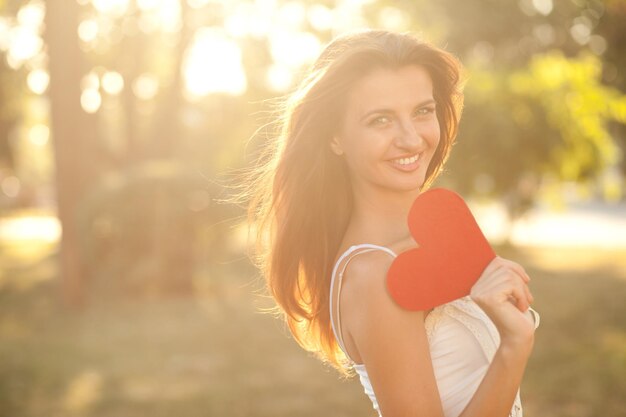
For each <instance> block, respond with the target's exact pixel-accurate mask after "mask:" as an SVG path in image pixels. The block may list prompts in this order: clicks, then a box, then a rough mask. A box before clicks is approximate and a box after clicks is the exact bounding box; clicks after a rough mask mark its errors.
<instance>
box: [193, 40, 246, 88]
mask: <svg viewBox="0 0 626 417" xmlns="http://www.w3.org/2000/svg"><path fill="white" fill-rule="evenodd" d="M183 68H184V77H185V89H186V93H188V94H187V95H188V98H189V99H191V100H193V99H196V98H199V97H202V96H206V95H208V94H211V93H226V94H232V95H241V94H243V93H244V92H245V91H246V88H247V79H246V75H245V73H244V69H243V65H242V62H241V50H240V48H239V45H237V43H236V42H235V41H233V40H232V39H230V38H229V37H227V36H226V35H225V34H224V33H223V32H222V31H219V30H216V29H212V28H203V29H199V30H198V31H197V32H196V35H195V38H194V40H193V43H192V45H191V47H190V48H189V50H188V51H187V53H186V57H185V62H184V64H183Z"/></svg>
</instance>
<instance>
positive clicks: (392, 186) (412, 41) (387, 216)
mask: <svg viewBox="0 0 626 417" xmlns="http://www.w3.org/2000/svg"><path fill="white" fill-rule="evenodd" d="M459 73H460V65H459V63H458V62H457V61H456V59H455V58H454V57H453V56H451V55H450V54H448V53H447V52H445V51H442V50H440V49H438V48H436V47H434V46H432V45H430V44H428V43H425V42H423V41H421V40H419V39H417V38H415V37H413V36H411V35H408V34H397V33H391V32H386V31H365V32H359V33H355V34H350V35H345V36H342V37H339V38H337V39H335V40H334V41H332V42H331V43H330V44H329V45H328V46H327V47H326V48H325V49H324V51H323V52H322V54H321V56H320V57H319V58H318V60H317V61H316V62H315V64H314V65H313V67H312V69H311V71H310V73H309V74H308V76H307V77H306V79H304V81H303V82H302V83H301V85H300V86H299V88H298V89H297V90H296V91H295V92H294V93H293V94H292V96H291V97H290V100H289V101H288V102H287V103H286V105H285V107H284V109H282V115H283V117H282V118H281V119H280V124H281V130H280V132H279V133H278V134H277V136H276V140H275V141H273V142H271V143H270V145H269V146H268V147H267V148H266V152H265V153H264V159H263V163H262V164H261V166H260V167H259V168H258V169H257V170H255V171H254V172H253V173H252V176H251V177H250V180H251V182H250V187H251V190H252V191H254V194H255V198H253V200H252V202H251V205H250V212H249V213H250V216H251V221H253V222H254V223H255V225H256V226H257V227H258V229H257V233H258V235H257V237H258V239H257V244H258V247H257V249H258V251H259V252H258V261H259V265H260V267H261V268H262V269H263V272H264V274H265V277H266V279H267V285H268V288H269V290H270V291H271V294H272V295H273V297H274V298H275V299H276V301H277V304H278V306H279V308H280V311H282V312H283V313H284V318H285V320H286V321H287V323H288V325H289V328H290V330H291V332H292V334H293V335H294V337H295V339H296V340H297V341H298V343H299V344H300V345H301V346H302V347H304V348H305V349H307V350H309V351H312V352H315V353H316V354H317V355H318V356H319V357H320V358H321V359H322V360H324V361H327V362H329V363H330V364H332V365H334V366H335V367H336V368H337V369H338V370H340V371H341V372H342V373H344V374H345V375H350V374H351V371H356V372H357V373H358V374H359V376H360V380H361V383H362V384H363V387H364V389H365V392H366V394H368V396H369V397H370V399H371V400H372V404H373V406H374V408H375V409H376V410H378V412H379V414H380V415H383V416H385V417H393V416H446V417H449V416H463V417H470V416H476V417H478V416H480V417H489V416H507V415H509V414H510V415H513V416H520V415H521V404H520V401H519V392H518V389H519V386H520V383H521V380H522V376H523V373H524V369H525V367H526V362H527V360H528V357H529V355H530V352H531V350H532V346H533V339H534V330H535V327H536V324H535V323H534V321H535V320H537V319H538V316H535V315H533V314H531V310H530V309H529V305H530V303H532V301H533V297H532V295H531V293H530V291H529V289H528V281H529V277H528V276H527V274H526V272H525V271H524V269H523V268H522V267H521V266H520V265H518V264H516V263H514V262H512V261H509V260H505V259H502V258H499V257H496V258H495V259H494V260H493V261H492V262H491V263H490V264H489V265H488V266H487V267H486V269H485V270H484V272H483V274H482V276H481V277H480V279H479V280H478V281H477V283H476V284H475V285H474V287H473V288H472V291H471V296H468V297H464V298H462V299H460V300H455V301H453V302H451V303H448V304H446V305H443V306H439V307H436V308H435V309H433V310H431V311H408V310H404V309H402V308H400V307H399V306H398V305H397V304H396V303H395V302H394V301H393V299H392V298H391V297H390V295H389V293H388V292H387V290H386V287H385V278H386V272H387V270H388V268H389V266H390V265H391V263H392V262H393V259H394V257H395V256H396V254H398V253H400V252H402V251H404V250H407V249H409V248H412V247H415V246H418V245H417V243H416V242H415V241H414V240H413V238H412V237H411V235H410V232H409V229H408V224H407V215H408V212H409V209H410V207H411V205H412V203H413V201H414V200H415V198H416V197H417V196H418V195H419V193H420V192H422V191H424V190H425V189H427V188H428V186H429V185H430V184H431V183H432V182H433V180H434V179H435V178H436V176H437V175H438V173H439V172H440V171H441V169H442V166H443V164H444V162H445V161H446V159H447V157H448V154H449V152H450V149H451V147H452V143H453V141H454V138H455V135H456V130H457V125H458V122H459V117H460V112H461V107H462V93H461V85H460V76H459ZM477 151H481V150H477ZM537 321H538V320H537Z"/></svg>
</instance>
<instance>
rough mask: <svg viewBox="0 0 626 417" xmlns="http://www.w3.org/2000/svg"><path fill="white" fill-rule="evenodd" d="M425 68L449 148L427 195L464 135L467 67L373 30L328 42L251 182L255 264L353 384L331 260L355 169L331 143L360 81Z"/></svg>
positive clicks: (297, 326)
mask: <svg viewBox="0 0 626 417" xmlns="http://www.w3.org/2000/svg"><path fill="white" fill-rule="evenodd" d="M406 65H419V66H421V67H423V68H425V69H426V70H427V71H428V73H429V75H430V77H431V79H432V82H433V94H434V99H435V101H436V102H437V117H438V120H439V124H440V127H441V139H440V141H439V145H438V148H437V150H436V151H435V154H434V156H433V159H432V162H431V163H430V165H429V167H428V170H427V173H426V180H425V182H424V186H423V187H422V188H427V187H428V186H430V184H431V183H432V181H433V180H434V179H435V178H436V177H437V175H438V174H439V172H440V170H441V168H442V166H443V164H444V162H445V161H446V159H447V158H448V155H449V152H450V149H451V146H452V143H453V141H454V138H455V136H456V132H457V126H458V121H459V117H460V113H461V108H462V103H463V95H462V92H461V90H462V86H461V80H460V70H461V67H460V64H459V63H458V61H457V60H456V59H455V58H454V57H453V56H452V55H451V54H449V53H448V52H445V51H443V50H441V49H439V48H437V47H434V46H432V45H431V44H429V43H427V42H424V41H423V40H420V39H419V38H417V37H415V36H413V35H410V34H399V33H393V32H387V31H380V30H370V31H364V32H357V33H352V34H348V35H344V36H341V37H338V38H336V39H334V40H333V41H332V42H330V43H329V44H328V45H327V46H326V47H325V49H324V50H323V52H322V53H321V55H320V56H319V58H318V59H317V61H316V62H315V63H314V65H313V66H312V68H311V69H310V71H309V73H308V75H307V76H306V77H305V78H304V79H303V81H302V82H301V83H300V85H299V86H298V88H297V89H296V90H295V91H294V92H293V94H291V95H290V96H289V98H288V99H287V100H286V101H285V102H284V105H283V107H282V109H281V112H280V117H279V118H278V119H277V123H278V125H279V126H280V129H279V131H278V132H277V134H276V135H275V136H274V138H273V139H272V140H270V141H268V143H267V144H266V146H265V147H264V149H263V153H262V154H261V157H260V160H259V163H258V164H257V165H256V166H255V167H253V169H252V170H251V171H249V175H248V177H247V181H248V182H247V185H246V187H247V189H248V194H249V196H250V197H251V199H250V203H249V206H248V207H249V211H248V216H249V221H250V224H251V225H253V226H255V227H256V263H257V265H258V267H259V268H260V269H261V271H262V272H263V275H264V277H265V280H266V284H267V288H268V289H269V291H270V294H271V295H272V296H273V297H274V299H275V300H276V302H277V311H278V312H279V313H280V314H281V315H283V317H284V319H285V320H286V322H287V325H288V326H289V329H290V331H291V333H292V334H293V336H294V338H295V340H296V341H297V342H298V343H299V344H300V346H302V347H303V348H304V349H306V350H308V351H310V352H314V353H315V354H316V355H317V356H318V357H319V358H320V359H322V360H323V361H325V362H328V363H330V364H331V365H333V366H334V367H335V368H337V369H338V370H339V371H340V372H341V373H342V374H344V375H349V374H350V373H349V371H348V370H347V369H346V366H345V365H346V363H347V362H346V357H345V355H344V354H343V352H342V351H341V349H339V347H338V345H337V342H336V340H335V337H334V335H333V332H332V328H331V323H330V318H329V315H330V314H329V291H330V279H331V273H332V268H333V266H334V265H333V261H334V259H335V256H336V254H337V252H338V251H339V247H340V245H341V241H342V239H343V235H344V233H345V231H346V227H347V224H348V220H349V218H350V214H351V209H352V190H351V186H350V182H349V177H348V172H347V167H346V164H345V162H344V160H343V159H342V158H338V157H337V156H336V155H334V154H333V153H332V151H331V149H330V146H329V143H330V140H331V138H332V136H333V134H334V133H335V132H336V131H337V130H338V129H339V127H340V124H341V122H342V116H343V110H344V107H345V98H346V95H347V92H348V91H349V89H350V88H351V86H352V85H353V84H354V81H355V80H357V79H359V78H360V77H362V76H364V75H366V74H367V73H368V72H370V71H372V70H373V69H375V68H380V67H385V68H398V67H402V66H406Z"/></svg>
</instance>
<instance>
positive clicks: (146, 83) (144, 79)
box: [132, 73, 159, 100]
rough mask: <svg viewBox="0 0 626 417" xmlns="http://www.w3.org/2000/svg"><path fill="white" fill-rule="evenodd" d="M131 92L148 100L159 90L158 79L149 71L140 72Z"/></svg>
mask: <svg viewBox="0 0 626 417" xmlns="http://www.w3.org/2000/svg"><path fill="white" fill-rule="evenodd" d="M132 89H133V93H135V95H136V96H137V97H138V98H139V99H141V100H150V99H151V98H153V97H154V96H156V94H157V92H158V91H159V80H158V79H157V77H156V76H154V75H153V74H150V73H144V74H141V75H140V76H139V77H137V78H136V79H135V81H134V82H133V85H132Z"/></svg>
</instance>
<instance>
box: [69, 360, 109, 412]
mask: <svg viewBox="0 0 626 417" xmlns="http://www.w3.org/2000/svg"><path fill="white" fill-rule="evenodd" d="M102 385H103V378H102V375H101V374H100V373H99V372H97V371H94V370H86V371H82V372H81V373H80V374H78V375H76V376H75V377H74V379H72V381H71V382H70V384H69V386H68V387H67V389H66V392H65V396H64V398H63V406H64V408H65V409H66V410H67V411H69V412H72V413H79V412H85V411H86V410H88V409H90V408H91V407H92V406H94V405H95V404H96V403H97V402H98V400H100V398H101V397H102Z"/></svg>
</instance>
